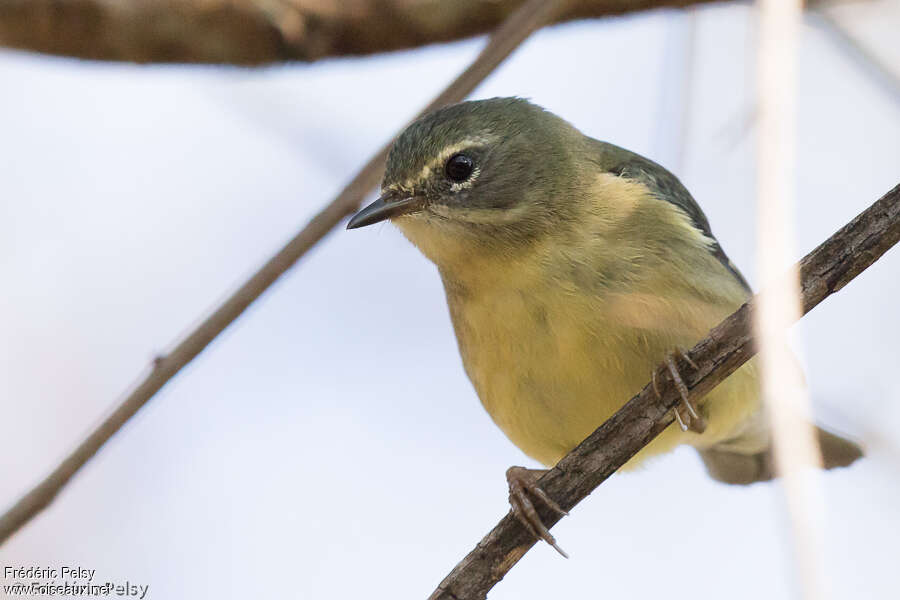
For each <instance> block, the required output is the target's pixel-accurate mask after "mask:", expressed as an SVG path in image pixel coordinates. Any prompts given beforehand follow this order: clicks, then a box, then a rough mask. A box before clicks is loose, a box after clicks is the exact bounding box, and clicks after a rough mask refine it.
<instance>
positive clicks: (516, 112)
mask: <svg viewBox="0 0 900 600" xmlns="http://www.w3.org/2000/svg"><path fill="white" fill-rule="evenodd" d="M582 138H583V136H582V135H581V134H580V133H579V132H578V131H577V130H576V129H575V128H573V127H572V126H571V125H569V124H568V123H567V122H566V121H564V120H562V119H561V118H559V117H557V116H555V115H553V114H552V113H549V112H547V111H545V110H544V109H542V108H540V107H538V106H536V105H534V104H531V103H530V102H528V101H526V100H522V99H518V98H494V99H491V100H480V101H474V102H463V103H461V104H455V105H453V106H448V107H446V108H443V109H440V110H438V111H435V112H433V113H430V114H428V115H426V116H424V117H422V118H421V119H419V120H418V121H416V122H414V123H412V124H411V125H410V126H409V127H407V128H406V130H404V131H403V133H401V134H400V136H399V137H398V138H397V140H396V141H395V142H394V145H393V147H392V149H391V152H390V156H389V158H388V162H387V169H386V171H385V176H384V181H383V182H382V186H381V191H382V195H381V197H379V198H378V199H377V200H376V201H375V202H373V203H372V204H370V205H369V206H367V207H366V208H364V209H362V210H361V211H359V212H358V213H357V214H356V215H355V216H354V217H353V218H352V219H351V220H350V223H349V224H348V225H347V227H348V229H354V228H357V227H363V226H366V225H371V224H373V223H378V222H379V221H384V220H386V219H390V220H391V221H392V222H393V223H394V224H396V225H397V226H398V227H399V228H400V229H401V230H402V231H403V233H404V234H405V235H406V236H407V237H408V238H409V239H410V241H412V242H413V243H414V244H416V245H417V246H418V247H419V248H420V249H421V250H422V251H423V252H424V253H425V255H426V256H428V258H430V259H431V260H432V261H434V262H435V263H437V264H438V266H442V263H444V262H446V261H448V260H453V259H454V257H456V256H458V255H459V254H461V253H462V254H466V255H469V254H472V253H476V254H486V253H491V252H492V251H494V252H495V251H497V250H501V251H503V253H505V254H508V253H509V252H510V250H512V249H515V248H516V247H518V246H521V245H523V244H527V243H528V242H529V241H532V240H534V239H535V238H537V237H540V236H541V235H542V234H544V233H545V232H546V231H548V230H550V229H552V228H554V227H556V226H558V223H559V222H560V221H562V220H564V219H565V218H566V215H567V211H568V210H569V205H570V203H569V202H567V199H568V198H569V197H570V196H571V193H572V192H573V191H574V190H575V189H577V186H578V182H577V181H576V177H577V176H578V169H576V168H575V165H574V164H573V156H576V155H577V153H576V151H577V146H578V144H580V143H581V139H582Z"/></svg>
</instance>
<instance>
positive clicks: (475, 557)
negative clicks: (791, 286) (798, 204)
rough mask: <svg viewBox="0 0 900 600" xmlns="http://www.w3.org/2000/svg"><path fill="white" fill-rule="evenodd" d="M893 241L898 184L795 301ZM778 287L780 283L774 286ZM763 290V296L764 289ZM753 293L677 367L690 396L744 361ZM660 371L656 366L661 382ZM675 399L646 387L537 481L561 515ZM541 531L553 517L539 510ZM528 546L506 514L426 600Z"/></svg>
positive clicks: (443, 597) (471, 597)
mask: <svg viewBox="0 0 900 600" xmlns="http://www.w3.org/2000/svg"><path fill="white" fill-rule="evenodd" d="M898 241H900V184H898V185H897V186H896V187H894V189H892V190H891V191H890V192H888V193H887V194H885V195H884V196H883V197H882V198H881V199H880V200H878V201H877V202H876V203H875V204H873V205H872V206H870V207H869V208H868V209H866V210H865V211H864V212H863V213H861V214H860V215H859V216H857V217H856V218H855V219H853V220H852V221H851V222H850V223H848V224H847V225H846V226H844V227H843V228H842V229H841V230H840V231H838V232H837V233H835V234H834V235H832V236H831V237H830V238H828V240H826V241H825V242H824V243H823V244H821V245H820V246H819V247H818V248H816V249H815V250H813V251H812V252H810V253H809V254H807V255H806V257H805V258H804V259H803V260H802V261H800V263H799V271H800V282H801V300H802V303H803V314H806V313H807V312H809V311H810V310H812V309H813V308H814V307H815V306H816V305H818V304H819V303H820V302H821V301H822V300H824V299H825V298H827V297H828V296H830V295H831V294H833V293H834V292H837V291H838V290H840V289H841V288H843V287H844V286H845V285H846V284H847V283H849V282H850V281H851V280H852V279H853V278H854V277H856V276H857V275H859V274H860V273H861V272H862V271H863V270H865V269H866V268H867V267H868V266H869V265H871V264H872V263H874V262H875V261H876V260H878V258H879V257H881V255H882V254H884V253H885V252H886V251H887V250H888V249H890V248H891V247H892V246H893V245H894V244H896V243H897V242H898ZM781 285H783V283H781V282H779V284H778V285H777V286H773V287H780V286H781ZM765 293H770V292H769V291H767V292H765ZM757 303H758V296H757V297H754V298H753V299H751V300H750V301H749V302H748V303H747V304H744V305H743V306H742V307H741V308H740V309H738V310H737V311H736V312H735V313H734V314H732V315H731V316H730V317H728V318H727V319H725V320H724V321H723V322H722V323H720V324H719V325H718V326H716V327H715V328H714V329H713V330H712V331H710V332H709V335H708V336H707V337H706V338H705V339H703V340H702V341H700V342H699V343H698V344H697V345H696V346H694V347H693V348H692V349H691V351H690V352H689V353H688V356H689V357H690V358H691V359H692V360H693V361H694V362H695V363H696V364H697V365H698V367H699V368H698V369H696V370H695V369H693V368H684V369H682V370H681V373H682V375H683V376H684V381H685V383H686V384H687V385H688V388H689V390H690V397H691V398H692V399H697V398H700V397H702V396H703V395H704V394H706V393H708V392H709V391H710V390H711V389H713V388H714V387H715V386H716V385H718V384H719V383H720V382H721V381H722V380H724V379H725V378H726V377H728V376H729V375H730V374H731V373H733V372H734V371H735V370H737V369H738V368H739V367H740V366H741V365H743V364H744V363H745V362H747V361H748V360H749V359H750V358H751V357H752V356H753V355H754V353H755V349H754V346H753V338H752V335H751V322H752V313H753V311H754V310H755V308H754V307H755V306H757ZM662 369H663V367H659V369H658V371H659V373H660V377H663V370H662ZM679 402H681V396H680V395H679V394H678V392H677V391H676V390H675V387H674V386H665V389H664V390H663V394H662V398H661V399H658V398H657V396H656V394H655V393H654V392H653V386H652V385H651V384H650V383H647V385H645V386H644V389H643V390H641V392H640V393H639V394H637V395H636V396H635V397H634V398H632V399H631V400H630V401H629V402H628V404H626V405H625V406H623V407H622V408H621V409H620V410H619V411H618V412H616V414H614V415H613V416H612V417H611V418H610V419H609V420H608V421H606V422H605V423H604V424H603V425H601V426H600V427H599V428H598V429H597V430H596V431H594V433H592V434H591V435H590V436H589V437H588V438H587V439H586V440H585V441H583V442H582V443H581V444H579V445H578V446H577V447H576V448H575V449H574V450H572V451H571V452H570V453H569V454H567V455H566V456H565V457H563V459H562V460H560V461H559V463H558V464H557V465H556V466H555V467H554V468H552V469H550V470H549V471H548V472H547V473H546V474H545V475H544V476H543V477H541V479H540V480H539V482H538V483H539V485H540V487H541V488H542V489H543V490H544V491H545V492H547V493H548V494H549V495H550V496H551V497H552V498H553V499H554V500H555V501H556V503H557V504H559V506H561V507H562V508H563V509H564V510H567V511H568V510H571V509H572V508H573V507H574V506H575V505H576V504H578V502H580V501H581V500H583V499H584V498H586V497H587V496H588V494H590V493H591V492H592V491H593V490H594V489H596V488H597V486H599V485H600V484H601V483H603V481H604V480H606V479H607V478H608V477H609V476H610V475H612V474H613V473H614V472H615V471H616V470H617V469H618V468H619V467H621V466H622V465H624V464H625V463H626V462H627V461H628V459H630V458H631V457H632V456H634V455H635V454H636V453H637V452H638V451H639V450H640V449H641V448H643V447H644V446H646V445H647V444H648V443H649V442H650V441H651V440H652V439H653V438H654V437H656V436H657V435H658V434H659V433H660V432H662V431H663V430H664V429H665V428H666V427H668V426H669V425H670V424H671V423H672V419H673V417H672V408H674V407H675V406H676V404H678V403H679ZM538 512H539V513H540V517H541V519H542V520H543V522H544V523H546V524H547V525H548V526H549V525H553V524H554V523H556V522H557V521H559V519H560V516H559V515H558V514H556V513H555V512H553V511H552V510H550V509H548V508H546V507H544V506H541V507H539V509H538ZM534 544H535V540H534V538H533V537H532V536H530V535H529V534H528V532H527V531H526V530H525V528H524V527H523V526H522V524H521V523H520V522H519V521H518V520H517V519H516V518H515V517H514V516H512V514H507V515H506V516H505V517H503V519H501V521H500V522H499V523H498V524H497V525H496V526H495V527H494V529H493V530H491V532H490V533H488V534H487V535H486V536H485V537H484V538H483V539H482V540H481V541H480V542H479V543H478V545H477V546H476V547H475V549H474V550H472V551H471V552H470V553H469V554H468V555H467V556H466V557H465V558H464V559H463V560H462V561H461V562H460V563H459V564H458V565H456V567H455V568H454V569H453V570H452V571H451V572H450V574H449V575H447V577H446V578H444V580H443V581H442V582H441V584H440V585H439V586H438V588H437V589H436V590H435V592H434V593H433V594H432V595H431V597H430V600H480V599H482V598H484V597H485V596H486V595H487V593H488V591H489V590H490V589H491V588H492V587H493V586H494V585H495V584H496V583H497V582H499V581H500V580H501V579H502V578H503V576H504V575H505V574H506V573H507V572H509V570H510V569H511V568H512V567H513V565H515V564H516V563H517V562H518V561H519V559H521V558H522V556H524V555H525V553H526V552H528V550H529V549H530V548H531V547H532V546H533V545H534Z"/></svg>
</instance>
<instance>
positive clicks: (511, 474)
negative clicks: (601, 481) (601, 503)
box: [506, 467, 569, 558]
mask: <svg viewBox="0 0 900 600" xmlns="http://www.w3.org/2000/svg"><path fill="white" fill-rule="evenodd" d="M544 472H545V471H542V470H536V469H526V468H525V467H510V468H509V469H507V471H506V481H507V482H508V483H509V504H510V506H511V507H512V513H513V515H515V517H516V519H518V520H519V522H520V523H522V525H524V526H525V529H527V530H528V531H529V533H531V535H533V536H534V537H536V538H537V539H540V540H544V541H545V542H547V543H548V544H550V545H551V546H552V547H553V548H554V549H555V550H556V551H557V552H559V553H560V554H561V555H562V556H563V557H565V558H569V555H568V554H566V552H565V551H564V550H563V549H562V548H560V547H559V544H557V543H556V538H554V537H553V535H552V534H551V533H550V530H549V529H547V526H546V525H544V522H543V521H541V517H540V515H538V513H537V510H536V509H535V507H534V503H533V502H532V501H531V498H529V496H532V497H533V498H535V499H536V500H539V501H541V502H543V503H544V504H545V505H547V506H548V507H549V508H550V509H552V510H553V511H555V512H557V513H558V514H560V515H563V516H565V515H568V514H569V513H567V512H566V511H565V510H563V509H562V508H561V507H560V506H559V505H558V504H557V503H556V502H554V501H553V499H552V498H550V496H548V495H547V493H546V492H545V491H544V490H542V489H541V488H540V487H538V485H537V483H536V482H537V479H538V478H539V477H540V476H541V475H542V474H543V473H544Z"/></svg>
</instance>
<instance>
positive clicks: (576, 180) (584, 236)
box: [348, 98, 862, 552]
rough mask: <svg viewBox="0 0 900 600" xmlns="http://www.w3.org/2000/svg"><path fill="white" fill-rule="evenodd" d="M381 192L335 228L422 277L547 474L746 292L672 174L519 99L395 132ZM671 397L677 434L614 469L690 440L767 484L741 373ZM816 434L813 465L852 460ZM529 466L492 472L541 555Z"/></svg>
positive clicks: (763, 448) (515, 438)
mask: <svg viewBox="0 0 900 600" xmlns="http://www.w3.org/2000/svg"><path fill="white" fill-rule="evenodd" d="M382 192H383V193H382V195H381V197H380V198H378V200H376V201H375V202H374V203H372V204H371V205H369V206H367V207H366V208H364V209H363V210H361V211H360V212H359V213H357V214H356V215H355V216H354V217H353V218H352V219H351V220H350V223H349V224H348V228H350V229H352V228H356V227H362V226H365V225H370V224H372V223H377V222H379V221H383V220H385V219H390V220H391V221H392V222H393V223H394V224H395V225H396V226H397V227H399V228H400V230H401V231H402V232H403V234H404V235H405V236H406V237H407V238H408V239H409V240H410V241H411V242H412V243H413V244H415V245H416V246H417V247H418V248H419V250H421V251H422V252H423V253H424V254H425V256H426V257H428V258H429V259H430V260H431V261H432V262H433V263H434V264H435V265H436V266H437V269H438V271H439V273H440V276H441V279H442V280H443V283H444V288H445V290H446V294H447V304H448V305H449V308H450V315H451V318H452V321H453V327H454V329H455V331H456V338H457V342H458V344H459V351H460V354H461V355H462V359H463V365H464V366H465V370H466V373H467V374H468V376H469V379H470V380H471V381H472V383H473V385H474V387H475V390H476V391H477V392H478V396H479V397H480V399H481V402H482V404H483V405H484V407H485V408H486V409H487V411H488V413H490V415H491V417H492V418H493V419H494V421H495V422H496V423H497V425H498V426H499V427H500V429H502V430H503V432H504V433H505V434H506V435H507V436H508V437H509V439H510V440H512V442H513V443H515V444H516V445H517V446H518V447H519V448H521V449H522V451H524V452H525V453H526V454H527V455H529V456H531V457H532V458H534V459H536V460H538V461H540V462H541V463H543V464H545V465H548V466H550V465H553V464H554V463H556V461H558V460H559V459H560V458H562V456H563V455H565V454H566V453H567V452H568V451H569V450H571V449H572V448H574V447H575V446H576V445H577V444H579V443H580V442H581V441H582V440H583V439H584V438H585V437H587V436H588V434H590V433H591V432H592V431H593V430H594V429H596V428H597V427H598V426H599V425H601V424H602V423H603V422H604V421H605V420H606V419H608V418H609V417H610V416H612V414H613V413H614V412H615V411H616V410H618V409H619V408H620V407H621V406H622V405H623V404H624V403H625V402H626V401H628V400H629V399H630V398H631V397H632V396H633V395H635V394H636V393H637V392H639V391H640V390H641V389H642V388H643V386H644V385H645V384H646V383H647V381H648V379H650V376H651V373H653V372H654V370H655V368H656V366H657V365H658V364H660V363H661V362H664V361H665V362H666V364H667V365H668V367H669V371H670V373H671V374H672V377H673V379H674V380H675V381H676V382H678V381H680V380H681V379H680V375H679V373H678V369H677V368H676V366H675V365H676V362H675V360H674V357H675V356H676V355H678V354H681V356H682V358H686V357H684V354H683V353H681V352H680V351H679V348H685V347H687V348H689V347H691V346H693V345H694V344H695V343H696V342H698V341H699V340H700V339H702V338H703V337H704V336H705V335H706V333H707V332H708V330H709V329H710V328H712V327H713V326H715V325H716V324H718V323H719V322H720V321H721V320H722V319H724V318H725V317H727V316H728V315H729V314H731V313H732V312H733V311H734V310H736V309H737V308H738V307H739V306H740V305H741V304H742V303H744V302H745V301H746V300H747V299H748V298H749V296H750V294H751V291H750V287H749V286H748V285H747V282H746V281H745V280H744V278H743V277H742V276H741V274H740V272H739V271H738V270H737V268H736V267H735V266H734V265H733V264H732V263H731V261H730V260H729V259H728V257H727V256H726V255H725V252H724V251H723V250H722V247H721V246H720V245H719V243H718V241H717V240H716V238H715V237H713V234H712V231H711V230H710V227H709V223H708V221H707V219H706V217H705V215H704V214H703V212H702V211H701V210H700V207H699V206H697V204H696V202H695V201H694V199H693V198H692V197H691V195H690V194H689V193H688V191H687V190H686V189H685V188H684V186H682V184H681V183H680V182H679V181H678V179H677V178H676V177H675V176H674V175H672V174H671V173H669V172H668V171H667V170H666V169H664V168H663V167H661V166H660V165H658V164H656V163H654V162H652V161H650V160H648V159H646V158H643V157H642V156H639V155H637V154H634V153H632V152H629V151H627V150H624V149H622V148H619V147H617V146H614V145H612V144H608V143H605V142H600V141H597V140H595V139H592V138H590V137H587V136H585V135H583V134H582V133H581V132H579V131H578V130H577V129H575V128H574V127H573V126H572V125H570V124H569V123H567V122H566V121H564V120H563V119H561V118H559V117H557V116H555V115H553V114H551V113H550V112H547V111H546V110H544V109H542V108H540V107H538V106H536V105H534V104H531V103H530V102H527V101H525V100H522V99H518V98H494V99H491V100H481V101H475V102H463V103H461V104H456V105H453V106H449V107H446V108H443V109H440V110H438V111H436V112H433V113H431V114H429V115H426V116H425V117H423V118H421V119H420V120H418V121H416V122H415V123H413V124H411V125H410V126H409V127H408V128H407V129H406V130H405V131H404V132H403V133H402V134H401V135H400V136H399V137H398V138H397V140H396V141H395V143H394V145H393V148H392V149H391V152H390V156H389V158H388V163H387V170H386V172H385V176H384V181H383V184H382ZM686 363H687V364H690V361H689V360H687V361H686ZM682 389H683V386H682ZM683 396H684V402H683V405H681V406H680V407H679V408H678V409H676V411H675V418H676V421H677V426H676V423H673V426H671V427H669V428H667V429H666V430H665V431H664V432H663V433H661V434H660V435H659V436H658V437H656V438H655V439H654V440H653V441H652V442H650V444H649V445H647V446H646V447H645V448H644V449H643V450H642V451H641V452H639V453H638V454H637V455H635V456H634V457H633V458H632V459H631V460H630V461H629V463H628V464H627V465H626V468H627V467H633V466H634V465H636V464H638V463H639V462H641V461H642V460H644V459H646V458H647V457H649V456H652V455H655V454H659V453H661V452H665V451H668V450H670V449H672V448H674V447H675V446H676V445H678V444H690V445H691V446H694V447H695V448H697V449H698V450H699V452H700V456H701V457H702V459H703V462H704V463H705V465H706V468H707V470H708V472H709V474H710V475H711V476H712V477H713V478H715V479H717V480H719V481H723V482H726V483H735V484H748V483H752V482H754V481H763V480H767V479H771V477H772V475H773V473H772V467H771V462H770V453H771V435H770V432H769V429H768V425H767V423H766V419H765V416H764V414H763V412H762V411H763V407H762V401H761V398H760V392H759V386H758V372H757V367H756V365H755V362H754V361H750V362H749V363H747V364H745V365H744V366H743V367H742V368H740V369H739V370H738V371H736V372H735V373H734V374H732V375H731V376H730V377H729V378H728V379H727V380H725V381H724V382H723V383H721V384H720V385H719V386H718V387H716V388H715V389H714V390H713V391H712V392H710V393H709V394H708V395H707V396H706V397H705V398H703V399H702V400H701V401H700V402H699V403H698V405H697V406H694V405H692V404H691V403H690V402H689V401H688V399H687V396H686V394H683ZM817 431H818V437H819V441H820V444H821V448H822V453H823V464H824V466H825V467H826V468H831V467H837V466H845V465H848V464H850V463H852V462H853V461H854V460H856V459H857V458H859V457H860V456H862V452H861V450H860V448H859V447H858V446H857V445H856V444H854V443H853V442H851V441H849V440H845V439H843V438H841V437H838V436H836V435H834V434H831V433H828V432H826V431H824V430H821V429H819V430H817ZM543 472H544V471H542V470H535V469H525V468H523V467H512V468H510V470H509V471H507V479H508V481H509V486H510V502H511V504H512V507H513V512H514V513H515V514H516V516H517V517H519V519H520V520H521V521H522V522H523V524H524V525H525V526H526V527H527V528H528V529H529V530H530V531H531V532H532V533H534V534H535V535H536V536H537V537H540V538H542V539H544V540H545V541H547V542H548V543H550V544H551V545H553V546H554V547H555V548H557V550H559V547H558V546H557V545H556V542H555V540H554V539H553V536H552V535H550V532H549V531H548V530H547V528H546V527H545V526H544V524H543V523H542V522H541V521H540V519H539V518H538V517H537V514H536V512H535V511H534V504H533V503H534V502H542V503H545V504H547V505H548V506H550V507H551V508H554V509H555V510H560V509H559V507H558V506H557V505H556V504H555V503H554V502H553V500H552V499H550V498H549V497H548V496H547V495H546V494H545V493H544V492H543V491H542V490H541V489H540V488H539V487H538V486H537V485H536V484H535V482H536V480H537V479H538V478H539V476H540V475H541V474H542V473H543ZM560 552H562V551H561V550H560Z"/></svg>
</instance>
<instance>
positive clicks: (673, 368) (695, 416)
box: [652, 348, 706, 433]
mask: <svg viewBox="0 0 900 600" xmlns="http://www.w3.org/2000/svg"><path fill="white" fill-rule="evenodd" d="M675 356H679V357H680V358H682V359H684V361H685V362H686V363H687V364H689V365H690V366H691V367H693V368H694V369H695V370H696V369H697V364H696V363H695V362H694V361H692V360H691V359H690V357H689V356H688V355H687V354H686V353H685V352H684V350H682V349H681V348H676V349H675V350H674V351H673V352H669V353H667V354H666V358H665V363H666V369H667V370H668V371H669V375H671V376H672V382H673V383H674V384H675V388H676V389H677V390H678V393H679V394H680V395H681V402H682V404H683V406H676V407H675V408H674V409H672V412H673V413H674V414H675V420H676V421H678V426H679V427H681V430H682V431H687V430H688V429H690V430H691V431H693V432H695V433H703V432H704V431H706V419H704V418H703V417H701V416H700V413H699V412H697V409H696V408H695V407H694V405H693V404H692V403H691V401H690V399H689V397H688V388H687V385H686V384H685V383H684V379H682V378H681V373H679V372H678V365H677V364H675ZM652 381H653V391H654V392H656V396H657V398H661V397H662V394H660V392H659V385H658V384H657V383H656V371H653V378H652ZM682 410H683V411H684V413H682Z"/></svg>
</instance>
